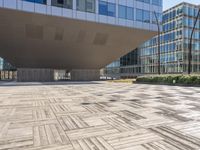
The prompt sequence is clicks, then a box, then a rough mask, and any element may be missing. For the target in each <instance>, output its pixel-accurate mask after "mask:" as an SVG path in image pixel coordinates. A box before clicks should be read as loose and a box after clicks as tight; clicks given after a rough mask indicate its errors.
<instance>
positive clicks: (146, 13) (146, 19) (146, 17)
mask: <svg viewBox="0 0 200 150" xmlns="http://www.w3.org/2000/svg"><path fill="white" fill-rule="evenodd" d="M143 22H147V23H149V22H150V12H149V11H146V10H144V11H143Z"/></svg>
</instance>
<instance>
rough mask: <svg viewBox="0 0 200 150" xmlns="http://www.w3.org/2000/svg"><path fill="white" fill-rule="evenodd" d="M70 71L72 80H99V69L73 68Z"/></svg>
mask: <svg viewBox="0 0 200 150" xmlns="http://www.w3.org/2000/svg"><path fill="white" fill-rule="evenodd" d="M70 73H71V80H72V81H98V80H100V70H98V69H73V70H72V71H71V72H70Z"/></svg>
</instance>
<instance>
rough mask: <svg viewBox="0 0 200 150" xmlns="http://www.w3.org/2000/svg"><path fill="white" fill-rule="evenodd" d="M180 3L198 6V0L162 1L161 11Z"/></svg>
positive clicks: (199, 0) (199, 2)
mask: <svg viewBox="0 0 200 150" xmlns="http://www.w3.org/2000/svg"><path fill="white" fill-rule="evenodd" d="M181 2H188V3H193V4H197V5H200V0H163V9H164V10H166V9H168V8H170V7H173V6H175V5H177V4H179V3H181Z"/></svg>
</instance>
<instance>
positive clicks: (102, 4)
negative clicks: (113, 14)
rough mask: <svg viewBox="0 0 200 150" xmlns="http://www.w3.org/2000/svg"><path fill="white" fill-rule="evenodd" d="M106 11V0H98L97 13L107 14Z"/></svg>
mask: <svg viewBox="0 0 200 150" xmlns="http://www.w3.org/2000/svg"><path fill="white" fill-rule="evenodd" d="M107 11H108V5H107V2H104V1H99V14H101V15H107V14H108V13H107Z"/></svg>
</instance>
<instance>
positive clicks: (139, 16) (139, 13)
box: [136, 9, 143, 21]
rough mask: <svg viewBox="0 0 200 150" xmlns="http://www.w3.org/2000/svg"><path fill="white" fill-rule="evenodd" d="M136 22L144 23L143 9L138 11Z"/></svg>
mask: <svg viewBox="0 0 200 150" xmlns="http://www.w3.org/2000/svg"><path fill="white" fill-rule="evenodd" d="M136 20H137V21H143V10H142V9H136Z"/></svg>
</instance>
